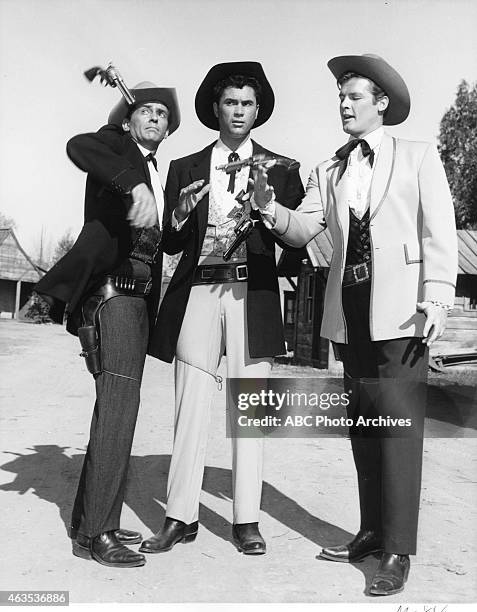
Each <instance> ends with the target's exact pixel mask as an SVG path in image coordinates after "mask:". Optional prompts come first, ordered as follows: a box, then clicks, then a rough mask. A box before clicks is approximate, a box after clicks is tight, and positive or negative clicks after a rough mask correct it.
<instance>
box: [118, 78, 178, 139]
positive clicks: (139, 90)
mask: <svg viewBox="0 0 477 612" xmlns="http://www.w3.org/2000/svg"><path fill="white" fill-rule="evenodd" d="M131 93H132V94H133V96H134V97H135V99H136V102H135V104H133V106H132V108H134V106H137V105H138V104H143V103H145V102H161V104H164V106H167V108H168V109H169V135H170V134H172V133H173V132H175V131H176V130H177V128H178V127H179V124H180V122H181V113H180V110H179V102H178V100H177V94H176V90H175V88H174V87H158V86H157V85H155V84H154V83H150V82H149V81H143V82H142V83H138V84H137V85H136V86H135V87H134V88H133V89H131ZM130 110H131V107H130V106H129V105H128V104H127V103H126V100H125V99H124V98H121V100H119V102H118V103H117V104H116V106H115V107H114V108H113V110H112V111H111V112H110V113H109V117H108V123H114V124H115V125H119V126H120V125H122V123H123V120H124V119H125V118H126V117H127V115H128V112H129V111H130Z"/></svg>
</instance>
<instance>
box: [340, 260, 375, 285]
mask: <svg viewBox="0 0 477 612" xmlns="http://www.w3.org/2000/svg"><path fill="white" fill-rule="evenodd" d="M369 280H371V262H370V261H368V262H366V261H364V262H363V263H359V264H355V265H353V266H346V267H345V269H344V274H343V282H342V286H343V287H351V286H352V285H358V284H360V283H365V282H366V281H369Z"/></svg>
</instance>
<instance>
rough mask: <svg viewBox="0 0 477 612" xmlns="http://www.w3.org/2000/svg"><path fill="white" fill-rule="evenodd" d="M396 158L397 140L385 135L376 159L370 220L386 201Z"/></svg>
mask: <svg viewBox="0 0 477 612" xmlns="http://www.w3.org/2000/svg"><path fill="white" fill-rule="evenodd" d="M395 158H396V139H395V138H392V137H391V136H388V135H387V134H384V136H383V139H382V141H381V146H380V147H379V154H378V157H377V159H376V166H375V169H374V174H373V180H372V182H371V194H370V203H369V214H370V220H371V219H373V217H375V216H376V214H377V213H378V211H379V209H380V208H381V206H382V205H383V203H384V200H385V199H386V195H387V193H388V189H389V185H390V183H391V177H392V174H393V170H394V161H395Z"/></svg>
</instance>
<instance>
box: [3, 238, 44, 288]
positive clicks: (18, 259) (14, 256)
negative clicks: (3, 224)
mask: <svg viewBox="0 0 477 612" xmlns="http://www.w3.org/2000/svg"><path fill="white" fill-rule="evenodd" d="M42 276H43V274H42V272H41V271H40V269H39V268H38V266H36V265H35V264H34V263H33V261H32V260H31V259H30V257H29V256H28V255H27V254H26V253H25V251H24V250H23V249H22V247H21V246H20V243H19V242H18V240H17V237H16V236H15V232H14V231H13V229H12V228H2V229H0V279H3V280H12V281H19V280H21V281H25V282H28V283H37V282H38V281H39V280H40V278H41V277H42Z"/></svg>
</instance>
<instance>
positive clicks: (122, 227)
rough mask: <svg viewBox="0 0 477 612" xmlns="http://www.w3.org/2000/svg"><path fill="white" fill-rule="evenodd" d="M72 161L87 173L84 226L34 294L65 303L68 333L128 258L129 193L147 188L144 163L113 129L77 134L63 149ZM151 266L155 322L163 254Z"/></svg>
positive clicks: (124, 135)
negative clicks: (95, 290) (86, 299)
mask: <svg viewBox="0 0 477 612" xmlns="http://www.w3.org/2000/svg"><path fill="white" fill-rule="evenodd" d="M67 153H68V156H69V157H70V159H71V160H72V161H73V163H74V164H76V165H77V166H78V167H79V168H80V169H81V170H84V171H85V172H87V173H88V178H87V181H86V193H85V205H84V206H85V208H84V226H83V229H82V230H81V233H80V234H79V236H78V238H77V240H76V242H75V244H74V245H73V248H72V249H71V250H70V251H69V252H68V253H67V254H66V255H65V256H64V257H63V258H62V259H60V261H58V263H56V264H55V265H54V266H53V268H51V270H50V271H49V272H48V273H47V274H46V275H45V276H44V277H43V278H42V279H41V281H40V282H39V283H38V284H37V285H36V287H35V289H36V291H38V292H39V293H44V294H47V295H50V296H52V297H54V298H56V299H57V300H60V301H61V302H63V303H67V312H68V313H69V315H70V316H69V317H68V324H67V329H68V331H70V332H71V333H73V334H75V335H76V333H77V321H76V317H75V316H71V313H74V312H75V309H76V307H77V306H78V304H79V303H80V302H81V299H82V298H83V296H84V295H85V294H86V293H87V292H88V291H89V290H90V289H91V288H92V287H93V286H94V285H95V284H96V283H97V281H98V279H100V278H101V276H103V275H104V274H106V273H108V272H112V271H113V270H114V269H115V268H117V267H118V266H119V265H120V264H121V263H122V262H123V261H124V260H125V259H126V258H127V257H128V255H129V253H130V252H131V250H132V246H133V244H134V241H135V239H136V237H137V231H136V230H135V229H134V228H133V227H131V225H130V224H129V222H128V220H127V213H128V210H129V207H130V205H131V198H130V195H129V193H130V191H131V189H132V188H133V187H135V186H136V185H138V184H139V183H146V184H147V185H149V187H151V179H150V175H149V170H148V168H147V163H146V162H145V161H144V156H143V155H142V153H141V151H140V150H139V148H138V146H137V145H136V143H135V142H134V141H133V140H132V138H131V136H130V135H129V133H125V132H123V130H122V129H120V128H118V127H116V126H114V125H106V126H103V127H102V128H101V129H100V130H99V131H98V132H96V133H92V134H80V135H79V136H75V137H74V138H72V139H71V140H70V141H69V142H68V144H67ZM158 259H159V260H158V262H157V263H156V264H155V265H154V266H153V271H152V272H153V289H152V292H151V294H150V295H149V298H148V309H149V316H150V319H151V321H152V322H154V320H155V317H156V314H157V307H158V303H159V297H160V291H161V276H162V254H161V256H160V257H159V258H158Z"/></svg>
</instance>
